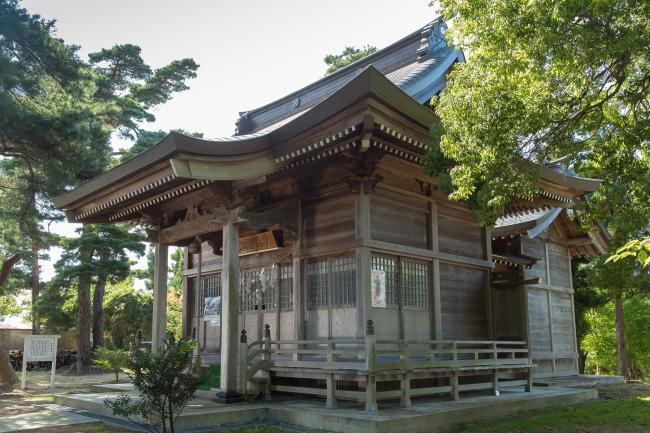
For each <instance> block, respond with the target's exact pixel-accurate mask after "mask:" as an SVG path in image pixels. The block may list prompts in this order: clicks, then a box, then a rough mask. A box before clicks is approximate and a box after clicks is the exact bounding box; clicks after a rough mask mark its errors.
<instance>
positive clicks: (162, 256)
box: [151, 243, 169, 352]
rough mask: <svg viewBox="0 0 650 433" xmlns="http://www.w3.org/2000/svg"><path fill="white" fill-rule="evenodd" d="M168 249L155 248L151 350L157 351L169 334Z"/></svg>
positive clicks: (157, 245)
mask: <svg viewBox="0 0 650 433" xmlns="http://www.w3.org/2000/svg"><path fill="white" fill-rule="evenodd" d="M167 256H168V247H167V245H164V244H160V243H158V244H155V246H154V274H153V323H152V327H151V350H152V351H154V352H155V351H157V350H158V348H159V347H160V346H161V344H162V341H163V339H164V338H165V332H167V272H168V270H169V266H168V264H167Z"/></svg>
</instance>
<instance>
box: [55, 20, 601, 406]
mask: <svg viewBox="0 0 650 433" xmlns="http://www.w3.org/2000/svg"><path fill="white" fill-rule="evenodd" d="M444 28H445V25H444V23H443V22H442V21H441V20H440V19H437V20H435V21H433V22H432V23H430V24H428V25H426V26H425V27H423V28H421V29H418V30H417V31H416V32H414V33H412V34H410V35H408V36H406V37H405V38H403V39H401V40H400V41H398V42H396V43H394V44H392V45H390V46H389V47H387V48H385V49H383V50H381V51H378V52H377V53H375V54H372V55H371V56H369V57H367V58H364V59H362V60H360V61H358V62H356V63H353V64H352V65H349V66H347V67H346V68H343V69H341V70H339V71H337V72H335V73H333V74H331V75H328V76H326V77H325V78H322V79H321V80H319V81H317V82H315V83H313V84H311V85H309V86H307V87H305V88H303V89H300V90H298V91H296V92H294V93H292V94H290V95H287V96H286V97H284V98H281V99H279V100H277V101H274V102H272V103H270V104H268V105H265V106H263V107H261V108H258V109H255V110H250V111H247V112H245V113H243V114H242V115H241V117H240V118H239V120H238V121H237V132H236V134H235V135H234V136H232V137H228V138H220V139H213V140H208V139H199V138H193V137H188V136H184V135H181V134H177V133H171V134H169V135H168V136H167V137H166V138H164V139H163V140H162V141H161V142H160V143H158V144H157V145H156V146H154V147H152V148H150V149H148V150H146V151H144V152H143V153H141V154H139V155H137V156H135V157H134V158H132V159H131V160H129V161H127V162H125V163H124V164H121V165H119V166H117V167H115V168H113V169H112V170H110V171H108V172H106V173H104V174H102V175H100V176H98V177H97V178H95V179H92V180H91V181H89V182H88V183H86V184H83V185H81V186H79V187H78V188H76V189H74V190H72V191H70V192H67V193H65V194H63V195H61V196H59V197H57V198H56V200H55V204H56V205H57V206H58V207H59V208H62V209H65V211H66V214H67V217H68V220H69V221H71V222H87V223H93V222H102V223H117V222H127V221H128V222H136V223H138V224H140V225H142V226H143V227H145V228H146V230H147V232H148V234H149V240H150V241H151V242H152V243H154V245H155V253H156V265H155V267H156V279H155V282H154V286H155V287H154V323H153V347H154V348H157V347H158V345H159V344H160V341H161V339H162V335H163V334H164V331H165V323H166V296H167V288H166V284H167V283H166V278H167V270H168V265H167V256H168V246H170V245H172V246H178V247H184V248H186V255H185V257H186V270H185V274H184V275H185V283H186V284H185V289H184V296H183V302H184V307H183V332H184V334H185V336H187V337H192V338H195V339H196V340H197V341H198V345H199V351H200V354H201V356H202V357H203V359H204V361H205V362H209V361H210V360H213V361H215V362H218V361H219V360H220V362H221V389H222V392H221V393H220V394H219V395H220V398H221V399H222V400H225V401H233V400H234V401H237V400H238V399H240V398H241V394H255V393H256V392H258V391H263V392H266V393H267V394H268V393H269V392H271V393H272V392H289V393H301V394H312V395H317V396H322V397H324V398H326V404H327V405H328V407H332V406H333V405H334V404H335V402H336V400H337V399H351V400H359V401H363V402H365V407H366V409H367V410H376V408H377V403H376V402H377V400H381V399H401V402H402V404H403V405H405V406H408V405H410V401H411V400H410V399H411V397H412V396H413V397H415V396H424V395H431V394H439V393H448V394H449V395H451V397H452V398H458V395H459V393H460V392H463V391H471V390H480V389H489V390H492V392H493V393H495V394H498V391H499V387H500V386H512V385H525V386H530V385H531V383H532V382H531V381H532V379H531V375H530V371H531V370H532V372H533V374H535V375H539V376H556V375H572V374H577V368H576V367H577V354H576V336H575V319H574V308H573V289H572V287H571V258H572V257H576V256H587V255H594V254H601V253H603V252H604V251H605V249H606V248H607V245H606V237H607V235H606V233H605V232H604V231H600V232H598V233H582V232H580V231H579V230H578V224H577V220H576V218H577V217H579V215H578V212H577V211H574V210H573V208H574V207H575V205H576V203H578V202H579V201H580V200H582V199H583V197H584V196H585V195H588V194H589V193H591V192H593V191H595V190H596V189H597V188H598V185H599V181H597V180H593V179H584V178H580V177H577V176H575V175H574V174H572V173H569V172H567V171H566V170H565V169H563V168H562V167H561V164H559V163H557V164H549V165H546V166H539V167H537V169H538V170H539V171H540V187H541V190H542V193H541V194H540V195H539V197H537V198H536V199H535V200H533V201H530V202H517V203H513V204H512V205H511V206H510V207H509V208H508V214H507V215H504V216H503V217H502V218H501V219H500V220H499V221H498V223H497V225H496V227H493V228H488V227H482V226H481V225H480V224H479V223H478V222H477V219H476V218H475V217H474V215H473V214H472V213H471V212H470V211H469V209H468V208H467V206H466V205H464V204H462V203H458V202H451V201H449V200H448V199H447V198H446V195H445V194H444V193H442V192H441V191H439V190H438V181H437V179H436V178H434V177H431V176H429V175H427V174H426V173H425V172H424V170H423V168H422V164H421V163H422V158H423V155H424V154H425V152H426V148H427V145H428V143H430V140H431V139H430V134H429V129H430V127H431V125H432V124H433V123H435V122H437V118H436V115H435V113H434V112H433V111H431V109H430V108H428V101H429V100H430V98H431V97H432V96H433V95H435V94H437V93H438V92H440V91H441V90H442V89H443V88H444V86H445V82H446V81H445V80H446V78H445V76H446V73H447V72H448V71H449V69H450V68H451V67H453V65H454V63H456V62H459V61H464V59H463V55H462V53H461V52H459V51H458V50H456V49H455V48H454V47H452V46H449V45H448V44H447V42H446V40H445V37H444V34H443V31H444Z"/></svg>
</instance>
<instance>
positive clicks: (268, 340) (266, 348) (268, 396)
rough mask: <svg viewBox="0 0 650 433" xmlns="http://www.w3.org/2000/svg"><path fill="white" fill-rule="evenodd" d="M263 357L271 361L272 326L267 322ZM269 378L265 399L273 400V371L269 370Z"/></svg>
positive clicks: (265, 387)
mask: <svg viewBox="0 0 650 433" xmlns="http://www.w3.org/2000/svg"><path fill="white" fill-rule="evenodd" d="M262 359H263V360H265V361H268V362H271V327H270V326H269V324H268V323H267V324H266V325H264V352H263V354H262ZM268 379H269V380H268V381H267V382H266V384H265V385H264V400H266V401H271V373H270V372H269V378H268Z"/></svg>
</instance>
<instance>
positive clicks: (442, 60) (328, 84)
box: [236, 17, 464, 135]
mask: <svg viewBox="0 0 650 433" xmlns="http://www.w3.org/2000/svg"><path fill="white" fill-rule="evenodd" d="M446 28H447V25H446V24H445V23H444V21H443V20H442V17H438V18H436V19H435V20H433V21H431V22H430V23H428V24H426V25H425V26H423V27H421V28H420V29H418V30H416V31H415V32H413V33H411V34H410V35H408V36H406V37H404V38H402V39H400V40H399V41H397V42H395V43H393V44H391V45H389V46H388V47H386V48H383V49H381V50H379V51H377V52H375V53H373V54H371V55H369V56H367V57H364V58H363V59H360V60H358V61H356V62H354V63H352V64H350V65H348V66H346V67H344V68H342V69H339V70H338V71H336V72H334V73H332V74H330V75H327V76H325V77H323V78H321V79H320V80H318V81H315V82H314V83H311V84H309V85H308V86H306V87H303V88H302V89H299V90H297V91H295V92H293V93H290V94H288V95H286V96H284V97H282V98H280V99H278V100H276V101H273V102H271V103H269V104H266V105H264V106H262V107H259V108H255V109H252V110H248V111H244V112H242V113H240V114H241V117H240V118H239V120H238V121H237V132H236V134H237V135H240V134H248V133H251V132H256V131H260V130H266V129H268V128H269V127H271V128H272V127H273V125H274V124H276V123H278V122H282V121H283V120H284V119H286V118H288V117H291V116H295V115H296V114H297V113H300V112H303V111H305V110H308V109H310V108H311V107H313V106H314V105H316V104H318V103H319V102H321V101H323V100H325V99H327V98H328V97H329V96H330V95H331V94H332V93H334V92H336V91H337V90H339V89H341V88H342V87H343V86H345V85H346V84H347V83H349V82H350V81H351V80H352V79H354V77H356V76H357V75H359V74H360V73H361V71H363V70H364V69H365V68H367V67H369V66H371V65H372V66H373V67H374V68H375V69H377V71H379V72H380V73H381V74H382V75H385V76H386V78H388V79H389V80H390V81H391V82H393V83H394V84H396V85H397V86H398V87H400V88H401V89H402V90H403V91H404V92H405V93H406V94H407V95H409V96H410V97H412V98H413V99H415V100H416V101H417V102H419V103H420V104H422V103H424V102H426V101H428V100H429V99H431V97H432V96H433V95H435V94H437V93H438V92H440V91H441V90H442V89H443V88H444V86H445V84H446V76H445V72H447V70H448V69H449V68H450V67H451V66H452V65H453V64H454V63H455V62H457V61H464V57H463V53H462V52H461V51H459V50H456V49H455V48H454V47H451V46H449V45H448V44H447V41H446V39H445V36H444V30H445V29H446Z"/></svg>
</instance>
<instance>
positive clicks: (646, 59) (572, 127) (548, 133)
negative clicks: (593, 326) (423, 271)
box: [430, 0, 650, 242]
mask: <svg viewBox="0 0 650 433" xmlns="http://www.w3.org/2000/svg"><path fill="white" fill-rule="evenodd" d="M441 6H442V9H443V11H444V14H445V16H446V18H452V17H453V25H452V26H451V27H452V37H453V39H454V41H455V43H456V44H457V45H458V46H459V47H460V48H461V49H463V50H464V51H465V53H466V54H467V57H468V62H467V63H465V64H459V65H456V66H455V67H454V70H453V71H452V73H451V74H450V76H449V85H448V88H447V90H446V91H444V92H443V93H442V94H441V95H440V97H439V99H437V100H434V101H433V104H434V106H435V109H436V111H437V113H438V115H439V116H440V119H441V125H442V127H441V128H437V129H436V130H435V131H434V133H435V135H436V136H438V137H440V143H439V146H434V148H433V150H432V155H431V158H430V160H432V161H438V165H437V166H436V165H433V164H432V165H431V166H430V169H431V170H432V171H433V172H434V173H435V174H440V175H444V174H447V175H449V176H450V179H451V184H452V187H453V191H452V194H451V197H452V198H455V199H463V200H470V201H471V203H472V205H473V206H474V207H475V209H476V210H477V212H478V213H479V215H480V216H481V218H482V220H483V221H484V222H486V223H492V222H494V220H495V219H496V218H497V217H498V216H499V215H500V214H501V213H502V212H503V209H504V206H505V205H506V204H507V203H508V202H511V201H512V200H514V199H526V198H530V197H531V196H532V195H534V194H536V193H537V192H538V189H537V184H536V179H537V173H536V172H535V170H531V168H530V167H531V166H530V165H529V164H524V163H522V161H524V160H528V161H533V162H537V163H541V162H543V161H549V160H552V159H556V158H560V157H567V158H568V161H569V164H570V166H571V168H573V169H574V170H576V171H577V172H578V173H579V174H582V175H585V176H590V177H596V178H601V179H603V184H602V186H601V188H600V189H599V191H598V192H597V193H595V194H593V195H592V196H591V197H590V199H589V203H590V209H589V212H590V214H591V215H592V216H594V217H598V218H600V219H602V220H603V221H604V222H606V223H608V224H609V225H608V227H609V228H613V229H615V231H616V235H617V237H618V238H619V239H625V238H626V237H629V236H637V235H638V232H640V231H643V230H644V229H645V228H646V227H647V223H648V221H649V219H650V176H648V173H650V143H649V141H648V137H649V136H650V116H649V115H648V110H649V109H650V49H648V47H649V46H650V27H649V26H648V22H650V4H649V3H648V2H646V1H640V0H617V1H614V0H598V1H575V0H560V1H556V0H553V1H550V0H533V1H523V0H514V1H513V0H476V1H466V0H443V1H442V2H441ZM440 161H444V162H446V163H445V164H440ZM616 242H619V240H618V239H617V241H616Z"/></svg>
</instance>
